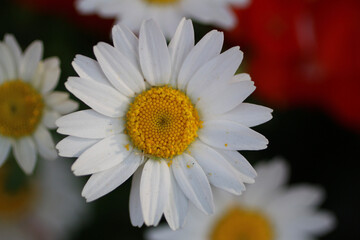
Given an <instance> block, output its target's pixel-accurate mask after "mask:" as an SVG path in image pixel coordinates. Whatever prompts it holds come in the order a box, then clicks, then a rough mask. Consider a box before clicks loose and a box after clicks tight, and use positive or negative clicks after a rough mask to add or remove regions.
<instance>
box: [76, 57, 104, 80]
mask: <svg viewBox="0 0 360 240" xmlns="http://www.w3.org/2000/svg"><path fill="white" fill-rule="evenodd" d="M72 66H73V67H74V69H75V71H76V72H77V74H79V76H80V77H81V78H85V79H90V80H93V81H95V82H99V83H102V84H105V85H109V84H110V83H109V81H108V79H107V78H106V76H105V74H104V72H103V71H102V70H101V68H100V65H99V63H98V62H97V61H95V60H94V59H91V58H88V57H86V56H83V55H80V54H78V55H76V56H75V59H74V61H73V62H72Z"/></svg>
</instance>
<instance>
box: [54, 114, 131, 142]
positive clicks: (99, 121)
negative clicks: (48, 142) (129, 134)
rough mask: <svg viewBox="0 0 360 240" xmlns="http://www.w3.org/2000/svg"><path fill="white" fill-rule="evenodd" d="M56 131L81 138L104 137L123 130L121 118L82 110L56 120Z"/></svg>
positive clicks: (123, 124)
mask: <svg viewBox="0 0 360 240" xmlns="http://www.w3.org/2000/svg"><path fill="white" fill-rule="evenodd" d="M56 125H57V126H58V127H59V128H58V129H57V132H59V133H61V134H64V135H71V136H75V137H81V138H94V139H98V138H105V137H108V136H111V135H114V134H116V133H121V132H122V131H123V130H124V127H125V123H124V120H123V118H111V117H107V116H104V115H102V114H99V113H97V112H95V111H94V110H83V111H78V112H74V113H71V114H69V115H66V116H63V117H61V118H59V119H58V120H57V121H56Z"/></svg>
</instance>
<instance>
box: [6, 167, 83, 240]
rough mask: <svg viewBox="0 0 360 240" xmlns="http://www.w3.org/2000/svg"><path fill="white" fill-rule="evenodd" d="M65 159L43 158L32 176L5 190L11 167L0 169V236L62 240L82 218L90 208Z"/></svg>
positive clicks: (21, 239) (66, 237)
mask: <svg viewBox="0 0 360 240" xmlns="http://www.w3.org/2000/svg"><path fill="white" fill-rule="evenodd" d="M68 168H69V166H68V164H67V163H66V161H64V160H59V161H54V162H48V161H44V162H43V163H42V164H41V165H40V166H39V168H38V169H37V174H36V175H35V176H34V177H33V178H27V180H28V181H27V182H26V183H27V184H24V185H22V186H21V187H18V188H17V189H16V190H8V189H7V187H6V180H8V177H9V174H10V171H11V168H8V166H6V165H5V166H4V167H3V168H1V169H0V239H4V240H5V239H6V240H39V239H41V240H63V239H69V237H70V236H71V233H72V231H74V230H75V229H76V228H77V227H79V225H80V224H83V223H84V221H85V219H88V215H89V209H88V207H89V206H88V205H86V204H85V203H84V202H83V201H82V198H81V197H80V196H79V195H78V191H79V189H80V186H79V185H78V182H77V181H76V179H75V178H74V176H72V174H71V173H70V172H69V171H68Z"/></svg>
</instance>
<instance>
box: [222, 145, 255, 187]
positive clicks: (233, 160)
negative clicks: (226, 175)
mask: <svg viewBox="0 0 360 240" xmlns="http://www.w3.org/2000/svg"><path fill="white" fill-rule="evenodd" d="M216 151H218V152H219V153H221V155H223V157H224V158H225V159H226V160H227V161H228V162H229V163H230V164H231V165H232V166H233V167H234V168H235V169H236V170H237V171H238V173H240V178H241V179H242V181H243V182H246V183H254V182H255V181H254V178H255V177H256V176H257V173H256V171H255V169H254V168H253V167H252V166H251V164H250V163H249V162H248V161H247V160H246V158H244V157H243V155H241V154H240V153H239V152H237V151H224V150H220V149H216Z"/></svg>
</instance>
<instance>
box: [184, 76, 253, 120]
mask: <svg viewBox="0 0 360 240" xmlns="http://www.w3.org/2000/svg"><path fill="white" fill-rule="evenodd" d="M189 85H190V84H189ZM245 89H246V90H247V93H246V94H245V95H246V96H245V95H244V94H242V93H244V92H245ZM254 90H255V86H254V83H253V82H251V81H243V82H236V83H226V84H224V85H222V86H221V87H218V88H217V90H215V89H213V90H210V91H206V90H205V91H204V94H203V95H202V96H200V100H199V102H198V103H197V104H196V108H197V109H201V114H202V117H203V119H209V118H212V117H213V116H214V115H221V114H223V113H225V112H228V111H230V110H232V109H234V108H235V107H236V106H238V105H239V104H241V103H242V102H243V101H244V99H245V98H246V97H247V96H248V94H250V93H251V92H253V91H254ZM205 92H206V93H205Z"/></svg>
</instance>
